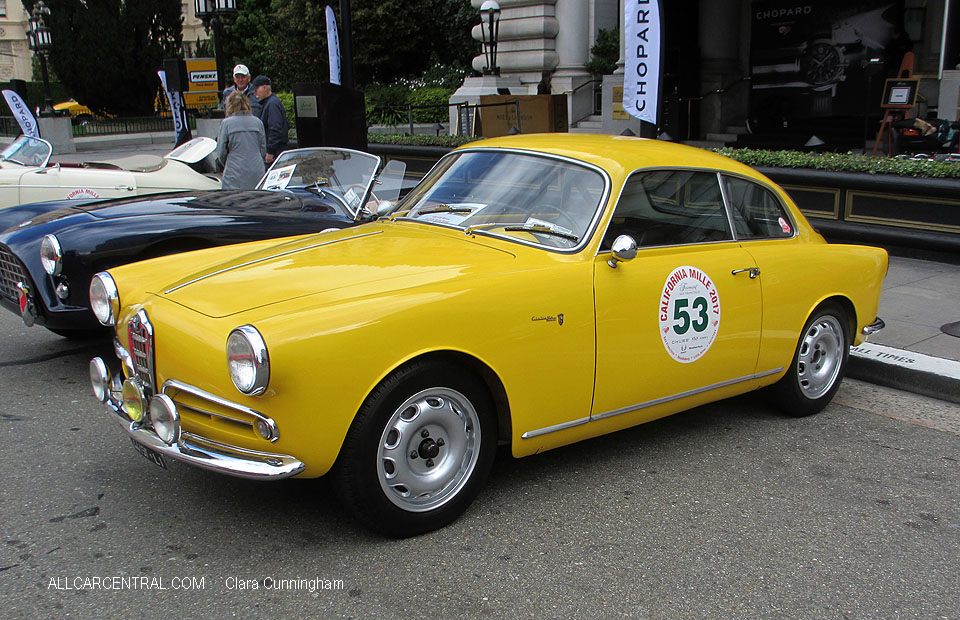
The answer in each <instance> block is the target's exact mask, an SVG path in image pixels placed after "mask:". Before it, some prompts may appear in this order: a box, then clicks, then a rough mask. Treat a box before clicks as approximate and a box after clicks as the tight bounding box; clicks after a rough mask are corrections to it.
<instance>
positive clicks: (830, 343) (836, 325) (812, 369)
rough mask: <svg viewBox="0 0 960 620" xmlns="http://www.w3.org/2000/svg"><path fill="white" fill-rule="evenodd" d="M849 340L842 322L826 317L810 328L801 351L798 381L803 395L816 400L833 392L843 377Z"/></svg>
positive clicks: (827, 315) (828, 315) (829, 316)
mask: <svg viewBox="0 0 960 620" xmlns="http://www.w3.org/2000/svg"><path fill="white" fill-rule="evenodd" d="M846 346H847V344H846V336H845V334H844V331H843V327H842V326H841V325H840V321H839V320H838V319H837V318H836V317H835V316H833V315H831V314H824V315H822V316H821V317H819V318H818V319H817V320H815V321H814V322H813V323H811V324H810V325H808V326H807V330H806V331H805V332H804V334H803V339H802V340H801V341H800V346H799V349H798V350H797V365H796V372H797V381H798V382H799V384H800V392H801V393H802V394H803V395H804V396H806V397H807V398H809V399H811V400H815V399H818V398H820V397H821V396H823V395H824V394H826V393H827V392H829V391H830V389H831V388H832V387H833V385H834V384H835V383H836V381H837V377H838V376H839V375H840V369H841V368H842V366H843V359H844V354H845V350H844V349H845V347H846Z"/></svg>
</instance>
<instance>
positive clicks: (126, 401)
mask: <svg viewBox="0 0 960 620" xmlns="http://www.w3.org/2000/svg"><path fill="white" fill-rule="evenodd" d="M146 406H147V397H146V395H144V393H143V386H142V385H141V384H140V379H137V378H136V377H127V380H126V381H124V382H123V411H124V413H126V414H127V417H128V418H130V419H131V420H133V421H134V422H139V421H140V420H142V419H143V412H144V410H145V409H146Z"/></svg>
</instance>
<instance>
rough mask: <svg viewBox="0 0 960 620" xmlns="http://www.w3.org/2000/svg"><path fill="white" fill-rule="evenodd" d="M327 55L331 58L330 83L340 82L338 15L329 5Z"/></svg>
mask: <svg viewBox="0 0 960 620" xmlns="http://www.w3.org/2000/svg"><path fill="white" fill-rule="evenodd" d="M327 56H328V57H329V58H330V83H331V84H338V85H339V84H340V35H339V33H338V31H337V16H336V15H334V14H333V9H332V8H330V5H329V4H328V5H327Z"/></svg>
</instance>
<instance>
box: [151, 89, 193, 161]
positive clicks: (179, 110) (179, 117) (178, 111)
mask: <svg viewBox="0 0 960 620" xmlns="http://www.w3.org/2000/svg"><path fill="white" fill-rule="evenodd" d="M157 75H158V76H160V83H161V84H163V92H165V93H167V101H168V102H169V103H170V115H171V116H173V131H174V134H175V135H176V139H177V142H176V146H180V145H181V144H183V143H184V142H189V141H190V138H192V135H191V134H190V123H189V122H188V121H187V107H186V105H184V101H183V93H181V92H179V91H178V92H175V93H172V92H170V91H169V90H167V73H166V72H165V71H157Z"/></svg>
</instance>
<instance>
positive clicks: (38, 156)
mask: <svg viewBox="0 0 960 620" xmlns="http://www.w3.org/2000/svg"><path fill="white" fill-rule="evenodd" d="M52 152H53V147H51V146H50V143H49V142H47V141H46V140H41V139H40V138H32V137H30V136H20V137H19V138H17V139H16V140H15V141H14V142H13V143H11V144H10V146H8V147H7V148H5V149H3V152H2V153H0V159H2V160H3V161H10V162H13V163H15V164H20V165H21V166H37V167H39V168H42V167H44V166H46V165H47V162H48V161H50V154H51V153H52Z"/></svg>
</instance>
